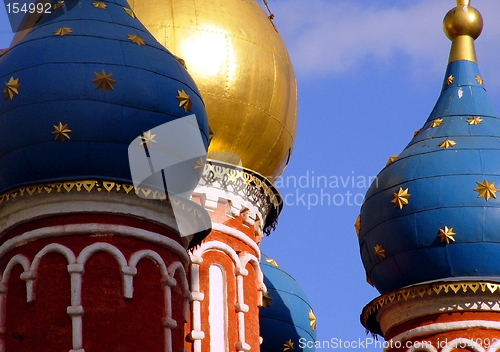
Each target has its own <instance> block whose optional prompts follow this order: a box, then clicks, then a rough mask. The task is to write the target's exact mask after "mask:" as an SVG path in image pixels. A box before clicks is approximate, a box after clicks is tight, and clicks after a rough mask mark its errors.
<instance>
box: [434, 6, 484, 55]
mask: <svg viewBox="0 0 500 352" xmlns="http://www.w3.org/2000/svg"><path fill="white" fill-rule="evenodd" d="M443 30H444V33H445V34H446V36H447V37H448V39H450V40H451V41H452V44H451V52H450V59H449V62H453V61H458V60H467V61H474V62H477V60H476V51H475V49H474V40H475V39H477V38H478V37H479V35H480V34H481V32H482V30H483V17H482V16H481V14H480V13H479V11H478V10H476V9H475V8H473V7H472V6H470V0H457V6H456V7H454V8H453V9H451V10H450V11H448V13H447V14H446V16H445V17H444V20H443Z"/></svg>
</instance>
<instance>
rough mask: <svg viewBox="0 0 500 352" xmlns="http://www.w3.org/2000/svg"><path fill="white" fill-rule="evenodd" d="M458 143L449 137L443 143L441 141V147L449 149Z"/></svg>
mask: <svg viewBox="0 0 500 352" xmlns="http://www.w3.org/2000/svg"><path fill="white" fill-rule="evenodd" d="M456 144H457V143H456V142H454V141H452V140H451V139H447V140H445V141H443V142H441V143H439V148H444V149H448V148H451V147H453V146H454V145H456Z"/></svg>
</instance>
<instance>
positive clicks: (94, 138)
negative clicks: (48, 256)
mask: <svg viewBox="0 0 500 352" xmlns="http://www.w3.org/2000/svg"><path fill="white" fill-rule="evenodd" d="M52 3H53V6H52V13H51V14H46V15H44V16H47V17H42V18H41V22H40V23H41V24H38V25H37V26H36V27H34V28H32V29H31V30H30V31H29V33H28V34H27V35H26V36H25V37H24V38H23V39H22V40H21V41H20V42H19V43H17V44H16V45H15V46H13V47H12V48H10V50H8V51H7V52H5V53H4V54H3V55H2V56H0V82H1V84H2V85H3V87H2V88H0V89H3V91H2V92H3V99H0V194H1V193H3V192H6V191H8V190H10V189H13V188H16V187H21V186H25V185H32V184H42V183H47V182H60V181H69V180H82V179H84V180H85V179H98V180H99V179H101V180H110V181H120V182H127V183H131V173H130V169H129V162H128V154H127V148H128V146H129V144H130V143H131V142H132V141H133V140H134V139H135V138H137V137H138V136H141V135H142V137H143V138H145V140H146V141H149V142H151V143H153V142H154V141H151V140H150V139H153V138H154V135H152V134H150V135H149V136H148V135H147V132H148V131H150V130H151V129H152V128H154V127H156V126H159V125H162V124H165V123H167V122H170V121H173V120H175V119H179V118H181V117H185V116H188V115H191V114H195V116H196V121H197V124H198V126H199V130H200V134H201V136H202V139H203V143H204V146H205V149H206V148H207V147H208V135H209V128H208V123H207V118H206V112H205V108H204V104H203V101H202V99H201V96H200V93H199V91H198V89H197V88H196V85H195V83H194V81H193V80H192V78H191V77H190V76H189V74H188V73H187V71H186V70H185V68H184V67H183V65H182V64H181V63H180V62H179V60H177V59H176V58H175V57H174V56H173V55H172V54H171V53H170V52H168V51H167V50H166V49H165V48H164V47H162V46H161V45H160V44H159V43H158V42H157V41H156V40H155V39H154V38H153V36H152V35H151V34H150V33H149V32H148V31H147V30H146V29H145V27H144V26H143V25H142V24H141V23H140V22H139V20H138V19H137V18H136V17H135V15H134V13H133V12H132V10H130V8H129V6H128V4H127V2H126V1H125V0H97V1H93V0H80V1H78V0H64V1H62V0H61V1H57V0H53V1H52ZM193 188H194V186H193Z"/></svg>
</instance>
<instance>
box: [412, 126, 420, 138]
mask: <svg viewBox="0 0 500 352" xmlns="http://www.w3.org/2000/svg"><path fill="white" fill-rule="evenodd" d="M418 132H420V128H419V129H418V130H416V131H415V132H413V138H415V137H416V136H417V134H418Z"/></svg>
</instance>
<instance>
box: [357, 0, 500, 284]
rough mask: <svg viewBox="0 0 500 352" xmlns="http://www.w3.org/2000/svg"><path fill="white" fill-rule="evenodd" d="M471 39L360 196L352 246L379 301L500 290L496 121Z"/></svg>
mask: <svg viewBox="0 0 500 352" xmlns="http://www.w3.org/2000/svg"><path fill="white" fill-rule="evenodd" d="M467 3H468V1H467ZM465 7H467V6H465ZM456 11H464V9H463V6H457V9H456ZM469 11H470V12H472V13H475V12H474V11H471V10H470V9H469ZM479 16H480V15H479ZM446 21H449V19H447V20H446ZM477 29H478V27H477V26H474V27H473V30H471V33H466V35H462V36H458V37H453V41H452V49H451V54H450V63H449V64H448V68H447V71H446V74H445V78H444V83H443V87H442V91H441V95H440V97H439V99H438V101H437V103H436V106H435V107H434V110H433V111H432V113H431V115H430V116H429V118H428V120H427V121H426V123H425V124H424V126H423V127H422V129H420V130H419V131H417V132H416V133H415V135H414V137H413V139H412V140H411V142H410V143H409V144H408V146H407V147H406V148H405V149H404V150H403V152H402V153H401V154H400V155H399V156H398V157H397V158H395V160H394V161H392V162H391V161H390V162H389V164H388V165H387V166H386V167H385V168H384V169H383V170H382V171H381V172H380V174H379V175H378V178H377V180H376V181H375V182H374V183H373V184H372V185H371V187H370V189H369V190H368V193H367V194H366V198H365V202H364V204H363V206H362V209H361V221H360V232H359V244H360V249H361V257H362V260H363V264H364V266H365V269H366V272H367V276H368V278H369V279H370V280H371V282H372V283H373V284H374V285H375V287H376V288H377V289H378V290H379V291H380V292H381V293H386V292H389V291H393V290H396V289H399V288H402V287H404V286H408V285H414V284H419V283H423V282H427V281H435V280H468V279H470V278H473V280H476V281H477V280H480V279H488V280H494V281H500V261H499V259H498V253H499V252H500V233H499V231H498V228H499V227H500V197H499V199H497V197H496V192H497V191H498V189H497V187H499V186H500V142H499V141H500V119H499V117H498V114H497V112H496V111H495V109H494V107H493V106H492V104H491V103H490V101H489V99H488V97H487V95H486V91H485V88H484V86H483V79H482V77H481V75H480V73H479V69H478V65H477V63H476V62H475V51H474V44H473V38H472V37H471V36H470V35H472V34H474V35H475V33H477ZM464 37H467V38H464Z"/></svg>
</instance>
